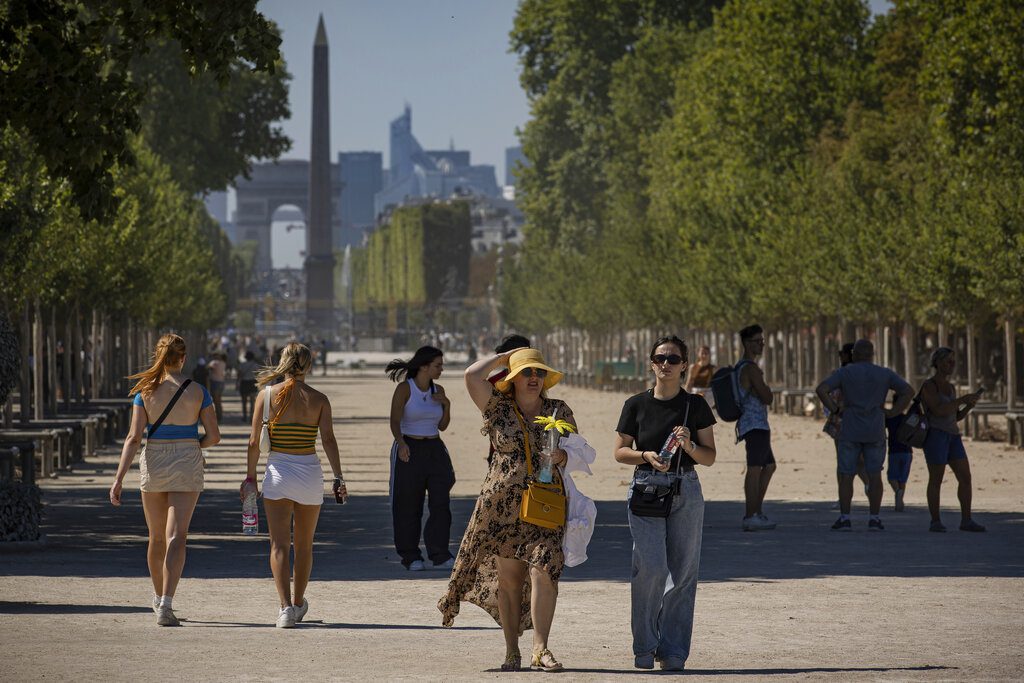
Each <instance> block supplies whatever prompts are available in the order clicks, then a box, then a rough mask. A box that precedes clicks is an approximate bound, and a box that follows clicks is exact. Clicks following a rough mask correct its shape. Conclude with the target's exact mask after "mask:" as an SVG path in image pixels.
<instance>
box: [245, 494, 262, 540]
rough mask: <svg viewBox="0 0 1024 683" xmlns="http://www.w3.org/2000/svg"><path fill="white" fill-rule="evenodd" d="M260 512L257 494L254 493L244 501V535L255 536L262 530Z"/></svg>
mask: <svg viewBox="0 0 1024 683" xmlns="http://www.w3.org/2000/svg"><path fill="white" fill-rule="evenodd" d="M259 515H260V511H259V508H258V507H257V506H256V492H255V491H253V492H252V493H250V494H249V495H247V496H246V497H245V500H243V501H242V533H243V534H245V535H246V536H255V535H256V534H257V533H259V530H260V517H259Z"/></svg>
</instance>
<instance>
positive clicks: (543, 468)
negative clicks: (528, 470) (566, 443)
mask: <svg viewBox="0 0 1024 683" xmlns="http://www.w3.org/2000/svg"><path fill="white" fill-rule="evenodd" d="M544 436H545V437H546V440H547V445H546V447H545V448H544V451H543V452H542V453H541V454H540V472H538V473H537V481H539V482H540V483H542V484H550V483H551V482H552V481H554V475H553V474H552V472H551V469H552V467H553V465H552V463H551V456H552V453H554V452H555V450H556V449H557V448H558V436H559V435H558V430H556V429H552V430H551V431H549V432H546V433H545V434H544Z"/></svg>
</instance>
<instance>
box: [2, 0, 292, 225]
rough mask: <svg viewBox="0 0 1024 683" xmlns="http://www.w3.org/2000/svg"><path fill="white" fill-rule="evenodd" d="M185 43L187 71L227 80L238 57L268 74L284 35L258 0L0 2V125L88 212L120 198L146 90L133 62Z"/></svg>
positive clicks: (94, 213)
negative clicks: (166, 45) (118, 180)
mask: <svg viewBox="0 0 1024 683" xmlns="http://www.w3.org/2000/svg"><path fill="white" fill-rule="evenodd" d="M158 40H173V41H177V43H178V44H179V45H180V46H181V50H182V54H183V57H184V59H185V62H186V64H187V65H188V68H189V70H190V71H191V72H193V73H196V74H200V73H205V72H210V73H212V74H213V75H214V76H216V77H217V78H218V79H219V80H221V81H224V80H227V79H228V78H229V76H230V74H231V69H232V65H233V64H235V60H236V59H239V58H240V59H242V60H244V61H245V62H247V63H248V64H250V65H251V66H252V68H254V69H256V70H260V71H272V70H273V69H274V68H275V64H276V63H277V60H278V59H279V57H280V55H279V51H278V46H279V44H280V40H281V39H280V36H279V35H278V34H277V33H276V31H274V30H273V27H272V25H271V24H270V22H268V21H267V20H266V19H265V18H264V17H263V15H262V14H260V13H259V12H257V11H256V0H243V1H241V2H219V1H218V0H199V1H196V2H189V3H181V2H177V1H175V0H145V1H143V0H111V1H107V0H102V1H101V0H85V1H84V2H82V1H78V2H76V1H72V0H8V1H7V2H4V3H2V4H0V92H2V93H3V97H2V98H0V128H6V127H7V126H12V127H13V128H14V129H15V130H16V131H18V132H19V134H21V133H22V132H23V133H24V135H25V137H26V139H27V140H28V141H29V142H30V144H31V145H32V147H33V148H34V149H35V150H36V152H37V153H38V155H39V157H40V159H41V160H42V162H43V163H44V164H45V166H46V168H47V172H48V173H49V174H51V175H52V176H53V177H55V178H63V179H66V180H67V181H68V182H69V183H70V185H71V190H72V199H73V201H74V203H75V204H76V205H77V206H78V207H79V208H80V209H81V210H82V213H83V215H84V216H85V217H86V218H98V217H102V216H104V215H109V214H110V212H111V211H112V210H113V209H114V207H115V205H116V197H115V193H114V185H115V182H114V177H113V173H114V168H115V167H116V166H118V165H126V164H130V163H132V161H133V160H134V157H133V155H132V152H131V146H130V144H129V141H130V137H131V136H132V135H133V134H134V133H137V132H138V131H139V129H140V126H141V119H140V117H139V106H140V104H141V102H142V91H141V90H140V88H139V87H138V86H137V85H136V84H134V83H132V81H131V77H130V68H131V65H132V63H133V61H134V60H135V59H136V58H137V57H138V56H140V55H143V54H145V53H146V52H147V50H149V49H150V47H151V45H152V44H153V43H154V41H158Z"/></svg>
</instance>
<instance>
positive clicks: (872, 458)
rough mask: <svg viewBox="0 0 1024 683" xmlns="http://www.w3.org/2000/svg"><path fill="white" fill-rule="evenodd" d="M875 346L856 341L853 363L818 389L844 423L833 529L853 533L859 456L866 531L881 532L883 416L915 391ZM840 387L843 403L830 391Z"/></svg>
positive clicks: (899, 410) (898, 410) (893, 412)
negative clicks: (864, 479)
mask: <svg viewBox="0 0 1024 683" xmlns="http://www.w3.org/2000/svg"><path fill="white" fill-rule="evenodd" d="M874 357H875V347H874V344H872V343H871V342H870V341H868V340H867V339H858V340H857V341H856V343H854V345H853V362H852V363H850V364H849V365H846V366H844V367H841V368H839V369H838V370H836V371H835V372H833V373H832V374H831V375H829V377H828V378H827V379H825V381H824V382H822V383H821V384H819V385H818V388H817V390H816V393H817V394H818V398H819V399H821V403H822V405H823V406H825V407H826V408H827V409H828V410H829V411H831V412H839V413H840V415H841V416H842V425H841V427H840V431H839V438H838V440H837V443H838V447H837V458H838V460H839V467H838V470H839V512H840V515H839V519H837V520H836V522H835V524H833V525H832V529H833V530H835V531H849V530H850V529H851V528H852V525H851V522H850V499H851V498H852V497H853V478H854V476H855V475H856V474H857V460H858V458H860V457H861V456H863V457H864V469H865V470H866V471H867V473H868V505H869V507H870V513H871V518H870V520H869V521H868V529H869V530H871V531H882V530H883V529H884V528H885V527H884V526H882V520H881V519H879V517H878V513H879V511H880V509H881V507H882V467H883V465H884V464H885V418H886V417H891V416H892V415H897V414H900V413H903V412H904V411H905V410H906V409H907V406H909V405H910V401H911V399H913V397H914V390H913V389H912V388H911V386H910V385H909V384H907V383H906V381H904V380H903V378H902V377H900V376H899V375H897V374H896V373H895V372H893V371H892V370H890V369H889V368H883V367H881V366H878V365H875V364H874V363H873V362H872V361H873V360H874ZM836 389H841V390H842V393H843V403H842V405H841V406H840V405H838V404H837V403H836V401H835V399H834V398H833V397H832V395H831V392H832V391H834V390H836ZM890 391H895V392H896V399H895V401H894V402H893V407H892V408H890V409H888V410H886V409H885V399H886V397H887V396H888V395H889V392H890Z"/></svg>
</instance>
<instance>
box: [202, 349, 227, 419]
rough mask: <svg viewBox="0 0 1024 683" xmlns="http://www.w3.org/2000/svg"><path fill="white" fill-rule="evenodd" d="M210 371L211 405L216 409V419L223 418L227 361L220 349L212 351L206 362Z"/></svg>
mask: <svg viewBox="0 0 1024 683" xmlns="http://www.w3.org/2000/svg"><path fill="white" fill-rule="evenodd" d="M206 367H207V370H208V371H209V373H210V394H211V395H212V396H213V407H214V408H216V409H217V421H218V422H220V421H222V420H223V419H224V406H223V400H224V383H225V382H226V381H227V374H228V362H227V358H225V356H224V354H223V353H221V352H220V351H216V352H214V354H213V356H212V357H211V358H210V362H209V363H208V364H207V366H206Z"/></svg>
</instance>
